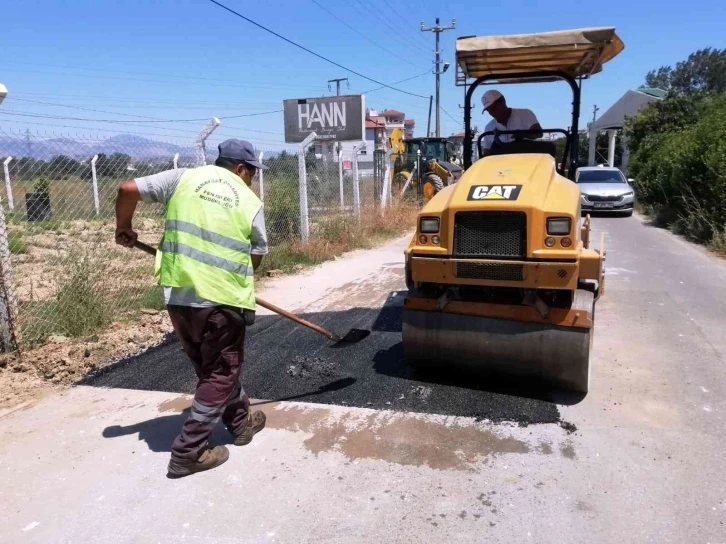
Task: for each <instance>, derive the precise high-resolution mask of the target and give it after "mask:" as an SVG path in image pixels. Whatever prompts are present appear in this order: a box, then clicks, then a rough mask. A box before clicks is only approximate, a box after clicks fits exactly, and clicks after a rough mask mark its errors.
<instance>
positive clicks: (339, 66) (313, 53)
mask: <svg viewBox="0 0 726 544" xmlns="http://www.w3.org/2000/svg"><path fill="white" fill-rule="evenodd" d="M208 1H209V2H211V3H212V4H214V5H216V6H218V7H220V8H222V9H223V10H225V11H228V12H229V13H231V14H233V15H236V16H237V17H239V18H240V19H244V20H245V21H247V22H248V23H250V24H252V25H254V26H256V27H258V28H260V29H262V30H264V31H265V32H268V33H270V34H272V35H273V36H275V37H277V38H280V39H281V40H283V41H285V42H287V43H289V44H290V45H294V46H295V47H297V48H298V49H302V50H303V51H305V52H306V53H310V54H311V55H313V56H315V57H317V58H319V59H321V60H324V61H325V62H327V63H330V64H332V65H333V66H337V67H338V68H341V69H343V70H345V71H347V72H350V73H351V74H355V75H357V76H358V77H361V78H363V79H366V80H368V81H370V82H372V83H375V84H376V85H382V86H384V87H387V88H388V89H391V90H393V91H397V92H399V93H403V94H407V95H410V96H415V97H417V98H428V97H426V96H422V95H420V94H416V93H410V92H408V91H404V90H403V89H397V88H396V87H392V86H391V85H387V84H386V83H383V82H381V81H378V80H377V79H373V78H372V77H368V76H366V75H363V74H361V73H360V72H357V71H355V70H353V69H351V68H348V67H346V66H343V65H342V64H340V63H338V62H335V61H334V60H330V59H329V58H327V57H324V56H323V55H321V54H319V53H316V52H315V51H313V50H311V49H308V48H307V47H305V46H303V45H300V44H299V43H297V42H294V41H293V40H291V39H289V38H286V37H285V36H283V35H282V34H278V33H277V32H275V31H274V30H270V29H269V28H267V27H265V26H263V25H261V24H260V23H257V22H255V21H253V20H252V19H250V18H249V17H245V16H244V15H242V14H241V13H239V12H237V11H235V10H233V9H232V8H229V7H227V6H225V5H224V4H222V3H221V2H217V0H208Z"/></svg>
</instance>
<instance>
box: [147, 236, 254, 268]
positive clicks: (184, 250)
mask: <svg viewBox="0 0 726 544" xmlns="http://www.w3.org/2000/svg"><path fill="white" fill-rule="evenodd" d="M161 251H162V252H168V253H178V254H179V255H184V256H185V257H189V258H190V259H194V260H195V261H197V262H200V263H204V264H208V265H209V266H213V267H215V268H221V269H222V270H226V271H227V272H232V273H233V274H239V275H240V276H254V274H255V271H254V269H253V268H252V266H245V265H243V264H237V263H234V262H232V261H228V260H227V259H223V258H222V257H216V256H214V255H210V254H209V253H204V252H203V251H199V250H198V249H194V248H193V247H189V246H187V245H184V244H180V243H178V242H163V243H162V244H161Z"/></svg>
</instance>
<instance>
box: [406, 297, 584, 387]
mask: <svg viewBox="0 0 726 544" xmlns="http://www.w3.org/2000/svg"><path fill="white" fill-rule="evenodd" d="M591 339H592V329H581V328H575V327H557V326H552V325H546V324H540V323H529V322H519V321H509V320H504V319H496V318H489V317H480V316H471V315H462V314H452V313H446V312H431V311H422V310H406V309H404V312H403V349H404V357H405V359H406V362H407V363H409V364H412V365H419V366H421V365H425V366H441V365H454V366H458V367H463V368H468V369H473V370H475V371H477V372H479V371H481V372H482V373H484V374H493V375H499V376H502V377H506V378H507V379H511V378H515V379H517V378H524V379H531V380H534V381H537V382H541V383H545V384H548V385H551V386H554V387H556V388H560V389H565V390H570V391H576V392H580V393H587V390H588V386H589V381H590V365H589V358H590V346H591Z"/></svg>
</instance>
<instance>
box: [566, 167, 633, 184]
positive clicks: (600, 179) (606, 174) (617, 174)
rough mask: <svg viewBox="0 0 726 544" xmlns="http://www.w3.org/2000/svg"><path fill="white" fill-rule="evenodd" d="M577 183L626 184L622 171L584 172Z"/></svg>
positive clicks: (579, 175) (581, 172) (578, 176)
mask: <svg viewBox="0 0 726 544" xmlns="http://www.w3.org/2000/svg"><path fill="white" fill-rule="evenodd" d="M577 183H625V176H623V173H622V172H621V171H620V170H582V171H580V173H579V174H578V175H577Z"/></svg>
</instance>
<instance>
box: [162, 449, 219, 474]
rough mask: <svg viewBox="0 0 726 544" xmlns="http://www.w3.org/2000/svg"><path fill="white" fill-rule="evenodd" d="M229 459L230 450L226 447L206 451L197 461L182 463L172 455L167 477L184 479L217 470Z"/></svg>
mask: <svg viewBox="0 0 726 544" xmlns="http://www.w3.org/2000/svg"><path fill="white" fill-rule="evenodd" d="M227 459H229V450H228V449H227V448H225V447H224V446H215V447H213V448H208V449H206V450H204V452H202V455H200V456H199V459H197V460H196V461H180V460H177V459H174V456H173V455H172V458H171V461H169V468H168V473H167V476H168V477H169V478H183V477H184V476H189V475H190V474H194V473H195V472H203V471H205V470H209V469H210V468H216V467H218V466H219V465H221V464H222V463H224V462H225V461H227Z"/></svg>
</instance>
